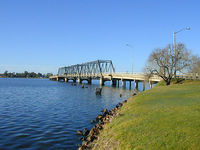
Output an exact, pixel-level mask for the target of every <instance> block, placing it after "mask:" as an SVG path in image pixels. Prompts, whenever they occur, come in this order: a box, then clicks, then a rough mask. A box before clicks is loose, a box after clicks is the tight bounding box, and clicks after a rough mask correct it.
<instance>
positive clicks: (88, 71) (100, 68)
mask: <svg viewBox="0 0 200 150" xmlns="http://www.w3.org/2000/svg"><path fill="white" fill-rule="evenodd" d="M49 78H50V80H56V81H64V82H68V81H69V80H72V81H73V82H76V81H77V80H78V83H82V81H83V80H87V81H88V83H89V84H91V83H92V79H99V80H100V85H104V82H106V81H111V85H112V86H116V85H117V86H119V83H120V81H121V83H122V87H125V86H126V82H127V81H128V82H130V84H129V85H130V88H131V82H132V81H134V83H135V88H138V82H143V83H144V84H143V87H144V88H145V83H146V82H147V81H149V83H150V87H152V84H153V83H155V82H159V81H160V80H161V78H160V77H158V76H153V77H151V78H149V79H148V78H147V76H146V75H144V74H137V73H134V74H127V73H116V72H115V68H114V66H113V63H112V61H111V60H96V61H91V62H86V63H82V64H76V65H71V66H67V67H61V68H59V69H58V75H55V76H51V77H49Z"/></svg>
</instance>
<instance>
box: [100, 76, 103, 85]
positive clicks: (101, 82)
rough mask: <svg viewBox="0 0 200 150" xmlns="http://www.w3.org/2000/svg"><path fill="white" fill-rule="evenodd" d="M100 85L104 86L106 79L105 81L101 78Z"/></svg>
mask: <svg viewBox="0 0 200 150" xmlns="http://www.w3.org/2000/svg"><path fill="white" fill-rule="evenodd" d="M100 85H104V79H103V77H101V78H100Z"/></svg>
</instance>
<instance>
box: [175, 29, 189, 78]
mask: <svg viewBox="0 0 200 150" xmlns="http://www.w3.org/2000/svg"><path fill="white" fill-rule="evenodd" d="M184 30H190V27H186V28H183V29H181V30H178V31H175V32H173V44H174V57H175V73H174V77H175V78H176V61H177V60H176V59H177V58H176V34H177V33H179V32H181V31H184Z"/></svg>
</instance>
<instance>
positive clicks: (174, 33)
mask: <svg viewBox="0 0 200 150" xmlns="http://www.w3.org/2000/svg"><path fill="white" fill-rule="evenodd" d="M184 30H190V27H186V28H183V29H181V30H178V31H175V32H173V42H174V51H175V50H176V34H177V33H179V32H181V31H184Z"/></svg>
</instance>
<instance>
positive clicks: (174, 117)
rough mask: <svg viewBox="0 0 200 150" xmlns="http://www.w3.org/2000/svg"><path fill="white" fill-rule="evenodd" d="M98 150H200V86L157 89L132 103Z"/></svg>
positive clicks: (106, 131) (111, 125)
mask: <svg viewBox="0 0 200 150" xmlns="http://www.w3.org/2000/svg"><path fill="white" fill-rule="evenodd" d="M120 114H121V115H120V116H119V117H116V118H114V119H113V120H112V122H111V123H109V124H106V125H105V127H104V130H103V131H102V132H101V133H100V135H99V137H98V140H96V141H95V142H94V147H93V149H94V150H100V149H102V150H104V149H106V150H111V149H117V150H118V149H120V150H125V149H126V150H129V149H130V150H132V149H137V150H138V149H145V150H146V149H159V150H160V149H181V150H183V149H199V148H200V82H199V81H186V82H184V83H183V84H174V85H170V86H156V87H154V88H153V89H151V90H148V91H145V92H143V93H140V94H139V95H137V96H136V97H131V98H129V99H128V103H127V104H125V105H124V106H123V107H122V108H121V110H120Z"/></svg>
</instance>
